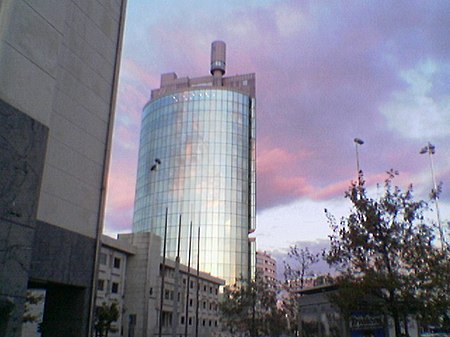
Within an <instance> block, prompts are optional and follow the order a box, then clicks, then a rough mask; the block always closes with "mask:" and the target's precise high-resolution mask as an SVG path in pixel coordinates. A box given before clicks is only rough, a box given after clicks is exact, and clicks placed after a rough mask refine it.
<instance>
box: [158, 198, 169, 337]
mask: <svg viewBox="0 0 450 337" xmlns="http://www.w3.org/2000/svg"><path fill="white" fill-rule="evenodd" d="M168 212H169V209H168V208H167V207H166V220H165V223H164V245H163V260H162V266H161V294H160V296H161V299H160V305H159V330H158V336H159V337H161V335H162V326H163V305H164V278H165V276H166V244H167V216H168Z"/></svg>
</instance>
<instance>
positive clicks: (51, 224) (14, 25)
mask: <svg viewBox="0 0 450 337" xmlns="http://www.w3.org/2000/svg"><path fill="white" fill-rule="evenodd" d="M125 2H126V1H125V0H123V1H122V0H117V1H106V0H95V1H94V0H85V1H75V0H58V1H27V0H4V1H1V4H0V32H1V33H0V170H1V171H0V182H1V183H0V316H1V317H0V335H2V336H3V335H6V336H20V333H21V325H22V315H23V310H24V302H25V298H26V293H27V288H31V289H43V290H44V291H45V303H46V304H45V309H44V314H43V315H44V316H43V318H44V323H43V325H42V327H43V329H45V333H46V336H61V335H64V336H87V335H88V334H89V332H88V331H89V327H90V323H91V318H92V315H91V312H92V311H91V308H92V303H93V302H92V301H93V299H92V291H91V289H92V286H93V284H94V282H95V280H94V275H95V261H96V256H97V250H98V249H97V248H98V247H99V233H101V223H102V218H103V214H102V212H103V211H102V209H103V202H104V182H105V176H106V172H107V166H108V165H107V163H108V156H109V155H108V151H109V143H110V135H111V130H110V128H111V125H110V120H111V118H112V115H113V112H114V109H113V107H114V101H115V88H116V83H117V75H118V65H119V56H120V48H121V47H120V46H121V36H122V27H123V22H124V13H125V7H126V3H125Z"/></svg>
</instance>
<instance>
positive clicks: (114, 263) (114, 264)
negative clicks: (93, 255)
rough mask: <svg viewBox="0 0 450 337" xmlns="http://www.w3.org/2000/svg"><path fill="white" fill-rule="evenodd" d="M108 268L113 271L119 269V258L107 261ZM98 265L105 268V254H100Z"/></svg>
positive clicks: (106, 259)
mask: <svg viewBox="0 0 450 337" xmlns="http://www.w3.org/2000/svg"><path fill="white" fill-rule="evenodd" d="M109 262H110V267H113V268H115V269H120V263H121V259H120V258H119V257H113V258H111V259H109ZM100 264H101V265H104V266H106V265H107V264H108V255H107V254H105V253H100Z"/></svg>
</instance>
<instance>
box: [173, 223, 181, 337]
mask: <svg viewBox="0 0 450 337" xmlns="http://www.w3.org/2000/svg"><path fill="white" fill-rule="evenodd" d="M180 241H181V214H180V217H179V220H178V242H177V257H176V258H175V285H174V293H175V294H174V296H175V298H174V301H175V305H174V315H173V320H172V336H173V337H176V335H177V327H178V320H179V319H178V305H179V303H180V300H181V296H180V297H178V295H179V294H178V292H179V288H180Z"/></svg>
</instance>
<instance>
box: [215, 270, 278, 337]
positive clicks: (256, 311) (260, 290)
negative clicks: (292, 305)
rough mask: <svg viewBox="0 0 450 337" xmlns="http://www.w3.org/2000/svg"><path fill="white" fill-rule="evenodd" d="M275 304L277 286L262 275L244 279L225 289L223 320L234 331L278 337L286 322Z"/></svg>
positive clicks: (222, 301) (253, 336) (252, 336)
mask: <svg viewBox="0 0 450 337" xmlns="http://www.w3.org/2000/svg"><path fill="white" fill-rule="evenodd" d="M276 303H277V297H276V290H275V287H273V285H271V284H269V283H268V282H267V281H265V280H264V279H263V278H261V277H258V276H257V277H256V279H255V280H250V281H248V280H244V279H241V280H239V282H237V283H236V284H234V285H232V286H228V287H225V289H224V294H223V298H222V300H221V302H220V304H219V308H220V312H221V318H222V322H223V323H224V325H225V326H226V327H227V328H229V329H230V331H231V332H232V333H243V334H246V335H247V334H248V335H250V336H251V337H257V336H261V335H269V336H279V335H280V334H281V333H282V332H283V330H284V329H285V326H286V321H285V316H284V313H283V312H282V311H281V310H279V309H278V308H277V305H276Z"/></svg>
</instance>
